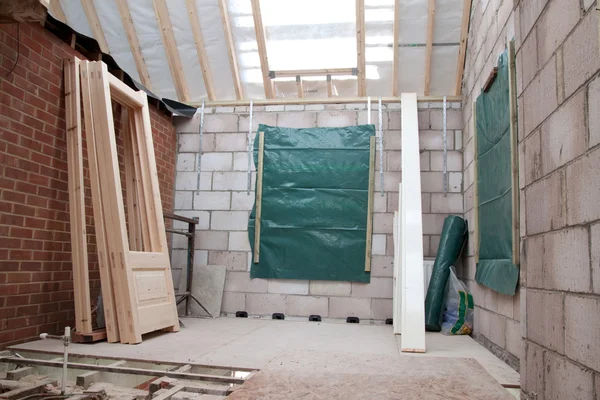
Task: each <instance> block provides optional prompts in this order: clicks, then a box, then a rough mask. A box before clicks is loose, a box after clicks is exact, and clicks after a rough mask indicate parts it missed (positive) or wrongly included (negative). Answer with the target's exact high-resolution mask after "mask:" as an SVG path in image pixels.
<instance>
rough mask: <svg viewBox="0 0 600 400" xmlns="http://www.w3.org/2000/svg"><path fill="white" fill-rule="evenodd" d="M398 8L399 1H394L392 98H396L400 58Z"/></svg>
mask: <svg viewBox="0 0 600 400" xmlns="http://www.w3.org/2000/svg"><path fill="white" fill-rule="evenodd" d="M399 33H400V6H399V0H394V42H393V43H394V44H393V49H394V60H393V61H392V96H398V64H399V61H398V59H399V58H400V54H399V52H398V51H399V50H398V44H399V41H400V38H399V37H398V36H399Z"/></svg>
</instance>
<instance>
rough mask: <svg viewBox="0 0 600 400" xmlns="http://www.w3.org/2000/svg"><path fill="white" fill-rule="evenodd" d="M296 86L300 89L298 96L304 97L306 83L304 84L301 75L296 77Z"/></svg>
mask: <svg viewBox="0 0 600 400" xmlns="http://www.w3.org/2000/svg"><path fill="white" fill-rule="evenodd" d="M296 88H297V91H298V98H299V99H302V98H304V85H303V84H302V78H301V77H300V75H298V76H297V77H296Z"/></svg>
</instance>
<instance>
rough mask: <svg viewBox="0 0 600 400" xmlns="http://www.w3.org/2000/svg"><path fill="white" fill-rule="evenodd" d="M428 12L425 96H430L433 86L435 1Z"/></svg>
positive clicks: (431, 1) (430, 1)
mask: <svg viewBox="0 0 600 400" xmlns="http://www.w3.org/2000/svg"><path fill="white" fill-rule="evenodd" d="M427 8H428V12H427V44H426V46H425V47H426V54H425V88H424V89H423V94H424V95H425V96H429V86H430V85H431V53H432V50H433V20H434V17H435V0H429V3H428V6H427Z"/></svg>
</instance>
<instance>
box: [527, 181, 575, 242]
mask: <svg viewBox="0 0 600 400" xmlns="http://www.w3.org/2000/svg"><path fill="white" fill-rule="evenodd" d="M563 187H564V183H563V178H562V173H561V171H558V172H555V173H553V174H552V175H550V176H548V177H547V178H546V179H543V180H541V181H538V182H535V183H534V184H532V185H531V186H530V187H529V188H527V189H526V190H525V201H526V202H525V207H526V216H527V220H526V223H527V234H528V235H531V234H535V233H540V232H546V231H549V230H551V229H558V228H561V227H563V226H564V225H565V222H566V215H565V214H566V212H565V210H564V207H565V205H564V201H563V195H562V191H563V190H562V188H563Z"/></svg>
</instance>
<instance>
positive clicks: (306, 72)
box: [271, 68, 356, 78]
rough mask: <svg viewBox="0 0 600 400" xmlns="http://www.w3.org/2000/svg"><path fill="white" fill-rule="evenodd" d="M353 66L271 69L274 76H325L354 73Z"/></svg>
mask: <svg viewBox="0 0 600 400" xmlns="http://www.w3.org/2000/svg"><path fill="white" fill-rule="evenodd" d="M355 72H356V69H355V68H329V69H325V68H323V69H290V70H283V71H271V74H272V75H274V76H275V78H290V77H296V76H298V75H300V76H326V75H354V74H355Z"/></svg>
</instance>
